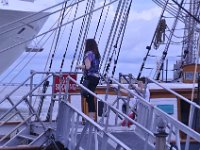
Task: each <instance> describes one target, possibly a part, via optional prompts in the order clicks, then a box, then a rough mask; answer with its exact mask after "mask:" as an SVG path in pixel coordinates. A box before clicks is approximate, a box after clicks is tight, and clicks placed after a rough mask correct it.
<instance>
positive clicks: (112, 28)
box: [99, 0, 122, 74]
mask: <svg viewBox="0 0 200 150" xmlns="http://www.w3.org/2000/svg"><path fill="white" fill-rule="evenodd" d="M121 5H122V1H121V0H120V1H119V3H118V6H117V10H116V12H115V16H114V19H113V22H112V25H111V30H110V32H109V36H108V39H107V43H106V47H105V50H104V54H103V57H102V59H101V62H100V66H99V70H101V67H102V65H103V60H104V58H105V56H106V53H107V50H108V47H109V44H110V39H111V36H112V32H113V30H114V27H115V24H116V20H117V17H118V15H119V11H120V7H121ZM111 46H112V45H111ZM110 51H111V50H109V51H108V54H107V59H106V62H105V66H104V69H103V72H102V74H104V73H105V69H106V68H105V67H106V64H107V62H108V59H109V53H110ZM108 65H109V64H108Z"/></svg>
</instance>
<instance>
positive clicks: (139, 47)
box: [1, 0, 161, 82]
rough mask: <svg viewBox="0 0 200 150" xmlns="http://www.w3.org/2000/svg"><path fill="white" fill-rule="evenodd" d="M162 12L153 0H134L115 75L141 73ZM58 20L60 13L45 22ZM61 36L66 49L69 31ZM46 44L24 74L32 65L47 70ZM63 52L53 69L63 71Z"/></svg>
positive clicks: (47, 48)
mask: <svg viewBox="0 0 200 150" xmlns="http://www.w3.org/2000/svg"><path fill="white" fill-rule="evenodd" d="M97 4H99V5H102V1H101V0H99V1H98V3H97ZM79 9H80V8H79ZM160 13H161V9H160V8H159V7H158V6H157V5H156V4H154V3H153V2H152V1H151V0H134V1H133V4H132V8H131V11H130V16H129V21H128V24H127V29H126V33H125V37H124V42H123V45H122V50H121V54H120V57H119V61H118V65H117V68H116V73H115V76H118V73H119V72H122V73H124V74H128V73H132V74H133V75H134V76H137V75H138V71H139V68H140V66H141V63H142V60H143V58H144V56H145V54H146V52H147V51H146V46H147V45H149V44H150V42H151V40H152V37H153V34H154V31H155V28H156V25H157V22H158V19H159V16H160ZM55 20H56V17H51V18H50V19H49V20H48V21H47V23H46V24H45V28H47V27H49V26H51V24H52V22H54V21H55ZM66 28H67V27H66ZM43 30H45V29H43ZM61 36H62V38H63V41H65V43H64V42H63V41H60V42H59V46H58V49H64V48H65V46H66V39H65V37H66V35H65V34H64V33H62V35H61ZM100 47H101V46H100ZM44 48H45V50H44V51H43V53H40V54H38V55H37V56H36V57H35V58H34V60H35V61H31V63H30V64H29V66H28V67H27V68H25V69H23V71H21V72H24V74H26V75H27V74H28V73H29V72H30V69H32V70H39V71H43V69H42V68H44V66H45V65H44V64H45V63H46V60H45V59H44V58H45V57H47V56H48V54H49V48H50V43H48V44H46V45H44ZM26 55H27V53H24V54H23V55H22V56H21V57H20V58H19V59H18V61H20V60H21V59H22V58H24V57H25V56H26ZM32 56H33V54H32V55H31V56H29V58H30V57H32ZM62 56H63V54H60V55H58V56H56V57H55V60H54V65H53V67H52V68H57V70H56V69H52V70H53V71H59V69H58V68H59V67H58V66H60V59H61V58H62ZM72 56H73V55H72V54H69V55H67V58H68V60H66V62H65V69H66V71H69V63H71V60H70V57H72ZM155 61H156V60H154V62H155ZM16 64H17V62H16V63H15V64H14V65H13V66H11V68H10V69H13V68H12V67H15V68H17V67H16ZM42 64H43V65H42ZM67 64H68V65H67ZM47 68H48V65H47ZM19 70H20V69H19V68H18V69H16V70H14V71H13V74H14V73H18V72H19ZM64 71H65V70H64ZM8 72H9V71H7V72H5V73H4V74H3V75H2V76H1V78H5V75H6V76H7V74H6V73H8ZM148 74H149V72H148ZM148 74H146V75H148ZM21 76H22V75H21ZM23 76H24V75H23ZM9 78H11V77H9ZM20 79H21V78H20V77H19V78H18V79H16V82H18V81H19V80H20Z"/></svg>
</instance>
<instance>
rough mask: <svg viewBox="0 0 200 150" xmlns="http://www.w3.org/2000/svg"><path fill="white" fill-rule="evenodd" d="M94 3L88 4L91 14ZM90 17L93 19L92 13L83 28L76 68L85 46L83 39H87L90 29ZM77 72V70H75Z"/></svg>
mask: <svg viewBox="0 0 200 150" xmlns="http://www.w3.org/2000/svg"><path fill="white" fill-rule="evenodd" d="M95 3H96V1H94V0H92V2H91V4H90V7H89V8H90V9H89V12H92V11H93V9H94V6H95ZM92 17H93V13H91V14H90V15H89V16H88V20H87V23H86V27H85V31H84V34H83V39H82V43H81V49H80V53H79V55H78V59H77V63H76V66H77V65H78V64H80V62H81V60H82V59H83V53H84V45H85V39H86V38H87V36H88V32H89V29H90V24H91V20H92ZM76 70H77V69H76Z"/></svg>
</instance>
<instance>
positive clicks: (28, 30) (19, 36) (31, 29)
mask: <svg viewBox="0 0 200 150" xmlns="http://www.w3.org/2000/svg"><path fill="white" fill-rule="evenodd" d="M34 13H35V12H27V11H16V10H5V9H4V10H3V9H0V20H1V22H0V74H1V73H3V72H4V71H5V70H6V69H7V68H8V67H9V66H10V65H11V64H12V63H13V62H14V61H15V60H16V59H17V58H18V57H19V56H20V55H21V54H22V53H23V52H24V51H25V49H26V47H27V45H28V44H29V43H30V42H31V40H30V41H27V40H28V39H31V38H33V37H34V36H35V35H37V34H38V33H39V31H40V30H41V28H42V26H43V25H44V23H45V21H46V20H47V17H44V18H42V19H40V20H39V21H35V22H31V21H33V20H37V19H38V18H41V17H42V16H45V15H47V13H39V14H37V15H35V16H34V17H31V18H27V19H23V20H21V21H18V22H16V23H13V24H10V23H11V22H14V21H17V20H20V19H21V18H24V17H26V16H29V15H31V14H34ZM30 22H31V23H30ZM9 24H10V25H9ZM19 26H20V27H19ZM14 28H16V29H14ZM8 30H10V31H9V32H6V31H8ZM24 41H27V42H24Z"/></svg>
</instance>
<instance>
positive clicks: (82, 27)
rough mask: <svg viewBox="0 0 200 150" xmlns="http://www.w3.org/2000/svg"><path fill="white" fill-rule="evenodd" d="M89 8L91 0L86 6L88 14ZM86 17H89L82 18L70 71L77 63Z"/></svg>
mask: <svg viewBox="0 0 200 150" xmlns="http://www.w3.org/2000/svg"><path fill="white" fill-rule="evenodd" d="M88 9H89V0H88V1H87V4H86V8H85V13H84V14H87V12H88ZM86 17H88V16H87V15H85V16H84V17H83V20H82V24H81V28H80V31H79V36H78V40H77V43H76V48H75V51H74V55H73V59H72V63H71V66H70V71H72V68H73V66H74V63H75V59H76V55H77V53H78V47H79V45H80V42H81V37H82V34H83V29H84V28H85V22H86Z"/></svg>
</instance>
